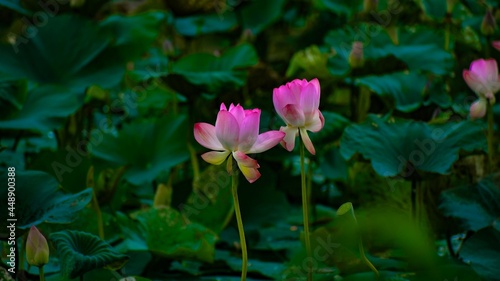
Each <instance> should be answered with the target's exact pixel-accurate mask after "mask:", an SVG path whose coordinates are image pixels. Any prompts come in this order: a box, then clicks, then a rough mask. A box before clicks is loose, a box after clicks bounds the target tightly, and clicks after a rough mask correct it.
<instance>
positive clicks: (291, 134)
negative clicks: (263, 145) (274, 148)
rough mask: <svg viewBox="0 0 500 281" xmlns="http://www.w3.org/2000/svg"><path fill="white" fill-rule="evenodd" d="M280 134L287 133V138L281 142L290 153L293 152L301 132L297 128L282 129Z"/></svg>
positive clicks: (287, 127)
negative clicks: (296, 139)
mask: <svg viewBox="0 0 500 281" xmlns="http://www.w3.org/2000/svg"><path fill="white" fill-rule="evenodd" d="M280 132H283V133H285V137H284V138H283V140H282V141H281V142H280V143H281V145H282V146H283V147H284V148H285V149H286V150H288V151H292V150H293V148H294V147H295V138H296V137H297V134H298V132H299V130H298V129H297V128H295V127H290V126H286V127H281V128H280Z"/></svg>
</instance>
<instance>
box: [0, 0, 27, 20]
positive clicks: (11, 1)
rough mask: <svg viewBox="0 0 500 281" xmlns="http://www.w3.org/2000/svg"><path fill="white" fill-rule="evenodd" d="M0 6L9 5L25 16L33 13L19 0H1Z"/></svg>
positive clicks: (8, 6)
mask: <svg viewBox="0 0 500 281" xmlns="http://www.w3.org/2000/svg"><path fill="white" fill-rule="evenodd" d="M0 6H4V7H7V8H9V9H11V10H13V11H16V12H18V13H20V14H22V15H25V16H30V15H31V11H28V10H26V9H25V8H23V6H22V5H21V2H20V1H19V0H0Z"/></svg>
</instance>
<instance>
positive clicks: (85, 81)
mask: <svg viewBox="0 0 500 281" xmlns="http://www.w3.org/2000/svg"><path fill="white" fill-rule="evenodd" d="M32 28H33V30H32V32H33V34H36V36H34V37H32V38H25V37H19V38H17V39H16V44H15V45H10V44H9V45H7V44H3V45H0V60H1V61H2V62H3V63H2V64H1V65H0V72H2V73H4V74H5V75H7V76H8V77H12V78H27V79H29V80H30V81H33V82H38V83H44V84H51V83H53V84H58V87H61V88H64V87H68V88H69V89H75V90H79V91H83V89H84V88H85V87H87V86H89V85H91V84H98V85H100V86H102V87H109V86H113V85H116V84H117V83H118V81H119V80H120V78H121V76H122V75H123V70H124V69H123V68H124V65H123V63H120V62H119V61H117V60H114V59H106V58H104V57H102V56H101V55H102V54H103V52H104V50H105V49H106V48H107V47H109V46H110V44H111V40H110V38H109V35H108V33H107V32H105V31H104V30H102V29H100V28H99V26H98V25H97V24H95V23H94V22H92V21H90V20H87V19H85V18H82V17H78V16H72V15H67V14H66V15H60V16H55V17H54V18H51V19H50V21H48V22H47V24H46V25H45V26H43V28H41V27H36V26H33V27H32ZM75 34H78V36H74V35H75ZM103 61H106V63H105V64H103Z"/></svg>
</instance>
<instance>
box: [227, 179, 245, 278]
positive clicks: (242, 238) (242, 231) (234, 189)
mask: <svg viewBox="0 0 500 281" xmlns="http://www.w3.org/2000/svg"><path fill="white" fill-rule="evenodd" d="M231 179H232V193H233V201H234V213H235V214H236V223H237V224H238V233H239V234H240V246H241V259H242V264H241V281H245V280H246V278H247V266H248V253H247V242H246V240H245V229H244V228H243V220H242V219H241V211H240V203H239V200H238V174H237V173H236V172H235V170H234V169H233V172H232V173H231Z"/></svg>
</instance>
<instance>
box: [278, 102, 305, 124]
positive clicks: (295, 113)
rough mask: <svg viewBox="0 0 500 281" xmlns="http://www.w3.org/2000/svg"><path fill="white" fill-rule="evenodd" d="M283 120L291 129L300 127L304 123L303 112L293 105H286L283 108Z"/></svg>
mask: <svg viewBox="0 0 500 281" xmlns="http://www.w3.org/2000/svg"><path fill="white" fill-rule="evenodd" d="M283 119H285V122H286V123H287V124H288V125H291V126H292V127H302V126H304V123H305V121H306V120H305V116H304V112H303V111H302V110H301V108H299V106H298V105H295V104H287V105H286V106H285V107H284V108H283Z"/></svg>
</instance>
